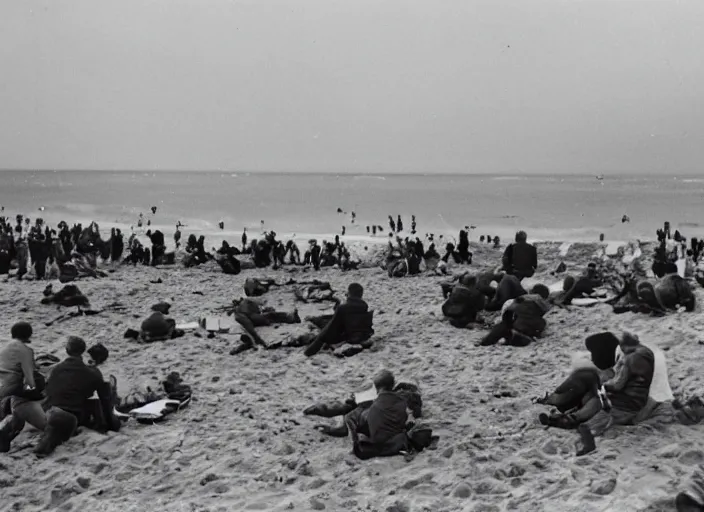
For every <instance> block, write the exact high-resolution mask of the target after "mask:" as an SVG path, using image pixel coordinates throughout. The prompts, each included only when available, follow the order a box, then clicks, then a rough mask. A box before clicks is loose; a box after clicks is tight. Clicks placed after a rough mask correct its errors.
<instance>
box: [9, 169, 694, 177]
mask: <svg viewBox="0 0 704 512" xmlns="http://www.w3.org/2000/svg"><path fill="white" fill-rule="evenodd" d="M0 172H1V173H5V172H7V173H11V172H15V173H25V172H26V173H32V172H34V173H55V172H76V173H79V172H80V173H84V172H105V173H111V172H112V173H122V172H125V173H129V172H131V173H152V174H153V173H172V174H175V173H189V172H190V173H204V174H216V173H220V174H268V175H282V174H299V175H331V176H335V175H351V176H355V175H356V176H360V175H361V176H386V175H394V176H501V177H505V176H509V177H523V176H566V177H570V176H575V177H578V176H604V177H608V176H658V177H665V176H668V177H669V176H672V177H673V178H677V177H678V176H687V177H690V176H699V175H700V173H698V172H696V171H682V172H679V173H662V172H657V171H633V170H631V171H624V170H622V171H592V172H577V173H563V172H557V171H522V172H517V171H513V172H512V171H505V172H486V171H485V172H467V171H441V172H423V171H315V170H311V171H292V170H270V169H268V170H256V171H253V170H220V169H157V170H149V169H28V168H25V169H9V168H0Z"/></svg>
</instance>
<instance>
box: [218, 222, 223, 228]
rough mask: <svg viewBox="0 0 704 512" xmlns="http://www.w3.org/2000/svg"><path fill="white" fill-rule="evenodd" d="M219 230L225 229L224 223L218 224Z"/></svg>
mask: <svg viewBox="0 0 704 512" xmlns="http://www.w3.org/2000/svg"><path fill="white" fill-rule="evenodd" d="M218 226H219V227H220V229H225V223H224V222H223V221H220V222H218Z"/></svg>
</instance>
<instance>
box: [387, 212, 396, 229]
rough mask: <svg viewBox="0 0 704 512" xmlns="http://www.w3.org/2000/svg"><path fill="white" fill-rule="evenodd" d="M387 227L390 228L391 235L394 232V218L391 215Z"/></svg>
mask: <svg viewBox="0 0 704 512" xmlns="http://www.w3.org/2000/svg"><path fill="white" fill-rule="evenodd" d="M389 227H390V228H391V232H392V233H393V232H395V231H396V224H395V223H394V218H393V217H392V216H391V215H389Z"/></svg>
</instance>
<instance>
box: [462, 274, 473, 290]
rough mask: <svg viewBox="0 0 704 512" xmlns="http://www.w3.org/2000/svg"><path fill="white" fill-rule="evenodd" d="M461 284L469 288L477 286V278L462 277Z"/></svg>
mask: <svg viewBox="0 0 704 512" xmlns="http://www.w3.org/2000/svg"><path fill="white" fill-rule="evenodd" d="M460 284H463V285H464V286H467V287H472V286H475V285H476V284H477V278H476V276H473V275H472V274H465V275H463V276H462V277H460Z"/></svg>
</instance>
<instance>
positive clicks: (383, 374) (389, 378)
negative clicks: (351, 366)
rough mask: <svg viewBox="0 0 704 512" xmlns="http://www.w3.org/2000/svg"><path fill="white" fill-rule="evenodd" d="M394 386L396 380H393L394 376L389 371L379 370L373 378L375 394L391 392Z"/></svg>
mask: <svg viewBox="0 0 704 512" xmlns="http://www.w3.org/2000/svg"><path fill="white" fill-rule="evenodd" d="M394 386H396V379H395V378H394V374H393V373H391V372H390V371H389V370H381V371H380V372H379V373H377V374H376V376H375V377H374V387H375V388H376V390H377V392H379V391H393V389H394Z"/></svg>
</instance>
